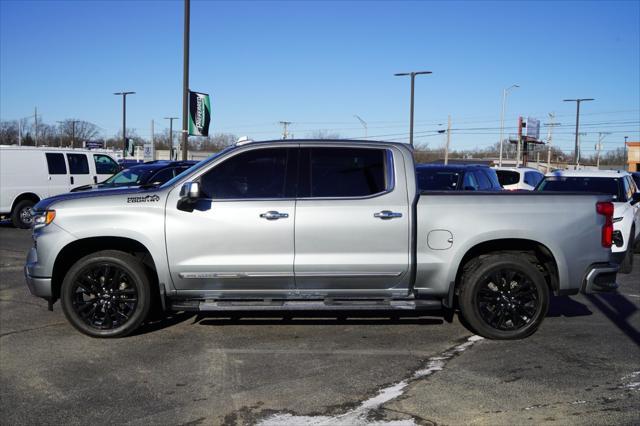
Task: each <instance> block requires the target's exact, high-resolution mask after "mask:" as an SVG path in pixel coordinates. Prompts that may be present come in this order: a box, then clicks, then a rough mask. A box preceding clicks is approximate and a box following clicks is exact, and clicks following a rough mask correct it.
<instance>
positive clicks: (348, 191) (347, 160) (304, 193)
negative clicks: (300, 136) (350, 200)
mask: <svg viewBox="0 0 640 426" xmlns="http://www.w3.org/2000/svg"><path fill="white" fill-rule="evenodd" d="M386 153H387V151H386V150H384V149H368V148H303V149H301V156H300V175H299V189H298V197H301V198H302V197H332V198H335V197H365V196H369V195H374V194H379V193H381V192H384V191H386V190H388V189H390V188H388V184H387V180H388V179H387V176H386V175H387V173H386V169H387V167H386V166H385V163H386V161H385V158H387V155H386ZM389 167H390V166H389ZM391 172H392V171H391Z"/></svg>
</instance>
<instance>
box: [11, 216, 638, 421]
mask: <svg viewBox="0 0 640 426" xmlns="http://www.w3.org/2000/svg"><path fill="white" fill-rule="evenodd" d="M30 245H31V240H30V234H29V232H28V231H23V230H17V229H13V228H11V227H10V226H8V225H6V224H0V412H1V413H2V424H34V423H37V424H42V423H47V424H62V423H64V424H87V423H93V424H107V423H123V424H136V425H138V424H139V425H143V424H145V425H146V424H182V425H188V424H189V425H196V424H202V425H214V424H228V425H235V424H257V423H260V422H266V421H267V420H268V419H274V418H276V419H281V420H282V419H286V418H287V416H286V415H289V417H290V418H295V419H297V422H292V423H288V424H296V425H298V424H302V423H300V422H301V419H302V418H304V419H308V420H309V422H310V423H308V424H323V423H322V419H326V418H338V419H339V418H340V416H343V415H345V413H349V412H352V411H354V410H357V409H358V407H360V406H361V404H363V403H364V402H366V401H371V400H372V399H374V398H376V397H377V396H379V395H382V394H384V395H385V397H384V398H382V399H381V401H382V400H384V401H382V403H381V404H379V405H375V404H372V406H371V407H369V408H370V409H369V408H368V409H367V410H368V411H367V412H366V413H365V415H364V416H360V417H358V418H357V419H356V420H353V419H350V418H344V417H343V418H344V419H346V420H347V422H346V423H343V424H356V423H357V424H380V425H381V424H385V425H411V424H539V423H551V424H553V423H556V424H563V425H564V424H616V425H626V424H629V425H631V424H638V423H640V414H639V413H640V333H639V330H640V312H639V310H640V256H639V255H636V259H635V260H636V270H635V271H634V272H633V273H632V274H631V275H619V276H618V277H619V281H620V283H621V284H622V287H621V291H620V293H619V294H609V295H599V296H591V297H585V296H577V297H572V298H567V297H562V298H554V299H553V301H552V305H551V311H550V314H549V317H548V318H547V319H546V320H545V322H544V323H543V325H542V327H541V329H540V330H539V331H538V332H537V333H536V334H534V335H533V336H531V337H530V338H528V339H525V340H521V341H510V342H497V341H488V340H481V341H477V342H475V343H474V344H473V346H472V347H468V348H466V350H465V351H464V352H460V353H459V354H457V355H456V356H453V357H451V358H450V359H447V360H446V362H443V364H442V368H441V369H437V370H434V371H432V372H430V374H428V375H425V376H423V377H418V378H415V380H412V377H414V375H415V374H416V372H417V371H419V370H420V369H424V368H425V366H427V365H432V364H429V360H434V359H436V358H438V357H441V356H442V355H443V354H446V353H447V351H450V350H451V349H452V348H455V347H456V345H460V344H461V343H463V342H465V341H467V339H468V338H469V337H471V336H472V333H470V332H469V331H468V330H467V329H465V328H464V327H463V326H462V325H460V323H459V322H458V321H457V319H454V321H453V323H447V322H446V321H444V320H443V318H442V316H441V315H440V316H439V315H438V314H437V313H436V314H430V315H429V316H411V315H409V316H406V315H403V316H400V317H397V314H395V313H394V314H393V315H392V316H391V317H390V316H389V315H387V316H384V315H380V314H376V316H367V315H364V316H363V315H362V314H360V313H358V314H357V317H353V316H351V315H349V314H347V315H346V318H345V317H344V316H345V315H344V314H336V315H329V314H327V313H322V314H318V315H313V314H311V313H304V314H300V315H298V314H295V315H293V316H292V315H289V314H288V315H277V314H274V315H269V316H265V314H253V315H251V314H246V315H239V316H236V317H229V316H228V315H205V316H194V315H188V314H181V315H180V314H178V315H175V316H173V317H171V318H169V319H167V320H165V321H164V322H161V323H155V324H150V325H148V326H146V327H145V328H144V329H143V330H142V331H141V332H140V333H138V334H136V335H133V336H130V337H127V338H124V339H118V340H98V339H92V338H89V337H85V336H83V335H81V334H79V333H78V332H76V331H75V330H74V329H73V328H72V327H71V326H70V325H69V324H68V323H67V322H66V320H65V318H64V315H63V314H62V311H61V309H60V306H59V303H56V305H55V307H54V311H53V312H49V311H47V304H46V302H45V301H44V300H40V299H37V298H34V297H31V296H30V295H29V292H28V289H27V287H26V285H25V283H24V279H23V277H22V265H23V262H24V259H25V256H26V251H27V249H28V248H29V246H30ZM434 357H435V358H434ZM407 380H408V383H407V384H406V386H396V387H395V388H394V385H398V384H399V383H402V382H403V381H407ZM395 390H397V391H398V392H397V393H394V394H392V395H391V394H390V393H388V392H392V391H395ZM389 395H391V396H392V398H389V399H386V396H389ZM376 401H378V400H376ZM278 416H279V417H278ZM295 416H298V417H295ZM283 422H284V420H282V421H281V423H280V424H282V423H283ZM324 424H329V423H324ZM330 424H340V423H339V422H338V423H330Z"/></svg>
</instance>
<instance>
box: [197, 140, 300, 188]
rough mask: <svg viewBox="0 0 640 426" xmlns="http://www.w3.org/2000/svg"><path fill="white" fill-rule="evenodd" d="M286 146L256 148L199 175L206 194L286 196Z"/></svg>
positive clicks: (287, 150)
mask: <svg viewBox="0 0 640 426" xmlns="http://www.w3.org/2000/svg"><path fill="white" fill-rule="evenodd" d="M290 151H292V150H290V149H287V148H265V149H253V150H251V151H247V152H243V153H241V154H238V155H235V156H233V157H231V158H229V159H228V160H224V161H223V162H222V163H220V164H218V165H216V166H215V167H214V168H213V169H211V170H209V171H208V172H207V173H205V174H204V175H202V177H201V178H200V182H201V191H202V194H203V197H205V198H212V199H250V198H254V199H255V198H284V197H285V184H286V174H287V163H288V161H287V157H288V154H289V152H290Z"/></svg>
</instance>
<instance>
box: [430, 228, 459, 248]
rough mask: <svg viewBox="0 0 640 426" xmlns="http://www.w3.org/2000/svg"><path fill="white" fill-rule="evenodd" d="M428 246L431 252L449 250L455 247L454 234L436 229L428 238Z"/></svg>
mask: <svg viewBox="0 0 640 426" xmlns="http://www.w3.org/2000/svg"><path fill="white" fill-rule="evenodd" d="M427 245H428V246H429V248H430V249H431V250H447V249H450V248H451V246H452V245H453V234H452V233H451V232H449V231H447V230H446V229H434V230H433V231H431V232H429V235H428V236H427Z"/></svg>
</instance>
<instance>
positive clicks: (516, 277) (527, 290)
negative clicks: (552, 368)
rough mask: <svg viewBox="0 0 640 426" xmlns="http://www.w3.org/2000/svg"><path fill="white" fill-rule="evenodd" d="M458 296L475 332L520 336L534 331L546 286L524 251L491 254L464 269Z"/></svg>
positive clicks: (545, 303) (546, 297)
mask: <svg viewBox="0 0 640 426" xmlns="http://www.w3.org/2000/svg"><path fill="white" fill-rule="evenodd" d="M458 300H459V305H460V313H461V314H462V317H463V318H464V320H466V322H467V324H468V325H469V327H470V328H472V329H473V331H474V332H476V333H477V334H479V335H481V336H483V337H486V338H489V339H521V338H523V337H527V336H529V335H531V334H533V333H534V332H535V331H536V330H537V329H538V327H539V326H540V324H541V323H542V320H543V319H544V317H545V315H546V314H547V310H548V308H549V288H548V286H547V283H546V281H545V279H544V276H543V274H542V273H541V272H540V271H539V270H538V268H537V267H536V265H534V264H533V263H531V262H530V261H529V259H528V257H527V256H526V255H519V254H511V253H499V254H490V255H487V256H483V257H482V258H481V259H478V260H477V261H473V263H471V264H470V268H468V269H467V270H466V271H465V272H464V273H463V276H462V281H461V288H460V292H459V295H458Z"/></svg>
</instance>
